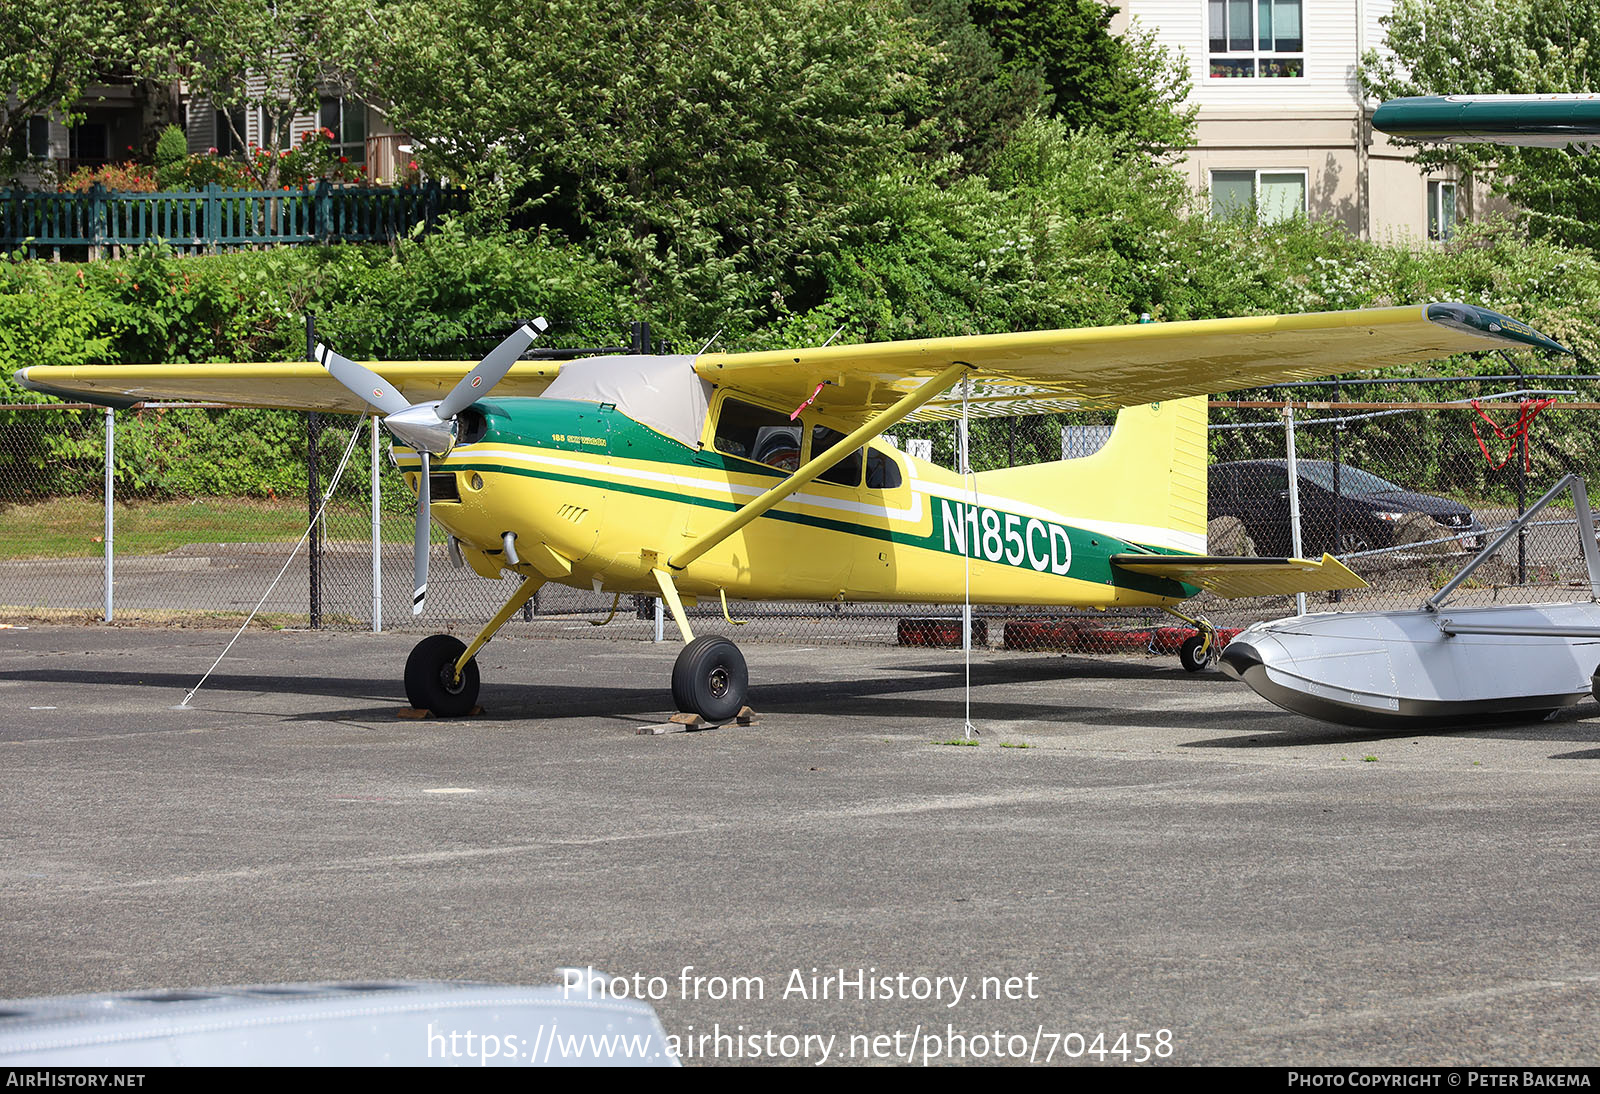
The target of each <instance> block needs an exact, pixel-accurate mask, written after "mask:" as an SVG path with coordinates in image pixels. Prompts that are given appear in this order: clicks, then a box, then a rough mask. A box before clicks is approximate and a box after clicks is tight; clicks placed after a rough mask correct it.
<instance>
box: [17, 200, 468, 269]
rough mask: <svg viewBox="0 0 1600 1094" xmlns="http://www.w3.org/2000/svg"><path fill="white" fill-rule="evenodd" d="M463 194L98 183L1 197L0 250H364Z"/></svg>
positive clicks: (428, 220)
mask: <svg viewBox="0 0 1600 1094" xmlns="http://www.w3.org/2000/svg"><path fill="white" fill-rule="evenodd" d="M465 204H466V201H465V192H464V191H463V190H462V189H461V188H460V187H449V186H441V185H439V184H438V183H428V184H427V185H424V186H397V187H354V186H349V187H346V186H332V185H330V184H329V183H327V182H320V183H318V184H317V186H316V188H315V189H311V190H225V189H223V188H222V187H220V186H218V185H216V184H215V183H213V184H212V185H210V186H207V187H206V188H205V189H204V190H191V191H177V192H167V193H153V194H147V193H135V192H130V191H123V190H106V189H104V188H102V187H101V186H99V185H98V184H96V185H95V186H93V187H91V188H90V189H89V190H88V191H86V192H84V193H76V194H51V193H42V192H39V191H33V190H0V249H4V250H7V251H14V250H18V249H24V250H26V251H27V253H28V255H29V257H36V256H37V255H38V254H39V252H40V251H53V252H57V253H59V251H60V249H61V248H87V250H88V257H89V258H91V259H95V258H99V257H101V256H102V254H103V253H104V250H105V248H108V247H110V248H120V247H135V246H139V245H141V244H145V243H154V242H156V241H157V240H160V241H161V242H163V243H166V244H168V245H170V246H172V247H174V248H176V249H178V250H185V251H215V250H223V249H229V248H237V247H262V246H271V245H275V244H284V243H332V242H346V243H367V242H382V241H387V240H391V239H394V238H396V237H398V236H401V235H403V234H405V233H407V232H409V231H411V229H412V228H414V227H416V226H417V225H419V224H422V225H427V226H430V227H431V226H432V225H433V223H434V222H435V221H436V220H437V219H438V217H439V215H440V214H441V213H444V212H449V211H452V210H455V209H461V208H464V207H465Z"/></svg>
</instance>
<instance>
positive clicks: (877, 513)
mask: <svg viewBox="0 0 1600 1094" xmlns="http://www.w3.org/2000/svg"><path fill="white" fill-rule="evenodd" d="M543 329H544V323H543V321H542V320H535V321H534V322H533V323H531V324H528V325H525V326H523V327H521V328H520V329H519V330H517V331H516V332H514V333H513V334H512V335H511V336H510V337H509V338H507V339H506V340H505V341H504V342H503V343H501V345H500V346H498V347H496V349H495V350H493V351H491V352H490V354H489V355H488V356H487V357H485V358H484V359H483V360H482V361H480V362H476V363H473V362H446V361H430V362H414V361H413V362H373V363H370V364H367V365H362V364H358V363H356V362H353V361H350V360H347V359H345V358H343V357H340V356H339V355H338V354H336V353H333V352H332V351H330V350H328V349H326V348H325V347H318V349H317V353H316V357H317V361H315V362H306V363H280V364H217V365H120V366H84V367H32V368H26V369H23V370H21V371H20V372H18V373H17V380H18V381H19V382H20V383H21V384H22V385H23V386H25V387H28V388H30V389H33V390H36V391H42V392H48V393H50V394H54V395H59V396H63V397H66V398H71V399H81V400H88V401H91V402H97V403H101V404H106V405H113V406H127V405H131V404H132V403H134V402H137V401H140V400H146V399H157V398H162V399H169V398H177V399H200V400H207V401H216V402H224V403H231V404H237V405H242V406H258V407H285V408H293V409H300V410H319V411H343V412H351V413H368V412H375V413H377V414H380V415H382V416H383V421H384V423H385V424H386V426H388V428H389V430H390V431H391V432H392V433H393V434H394V436H395V438H396V444H395V447H394V454H395V457H396V460H397V462H398V463H399V465H400V467H401V468H402V469H403V470H404V471H405V473H406V479H407V482H408V483H409V484H410V485H411V486H412V488H413V489H415V490H416V491H417V493H418V509H417V538H416V596H415V601H414V606H413V608H414V611H417V612H420V611H421V610H422V606H423V603H424V601H425V599H426V595H427V564H428V533H429V522H430V521H433V522H436V523H437V524H439V525H440V527H442V528H443V529H444V530H445V531H446V532H447V533H448V534H449V536H450V537H451V540H450V549H451V554H452V557H454V558H458V559H459V560H462V561H464V562H465V564H467V565H470V566H471V567H472V568H473V569H474V570H475V571H476V572H477V573H479V574H481V575H482V576H484V577H486V578H499V577H501V576H502V575H505V574H513V575H516V577H518V578H519V579H520V581H519V583H518V585H517V588H516V591H515V592H513V593H512V594H511V596H510V597H509V598H508V599H507V600H506V602H505V604H504V606H503V607H502V608H501V609H500V610H499V611H498V612H497V613H496V614H495V616H494V617H493V618H492V619H490V620H489V622H488V623H487V624H486V625H485V626H484V628H483V629H482V631H480V632H479V633H478V635H477V637H475V638H474V639H473V640H472V641H471V642H469V643H466V644H463V643H462V642H460V641H459V640H458V639H456V638H454V637H452V636H449V635H434V636H432V637H429V638H426V639H424V640H423V641H422V642H421V643H419V644H418V645H417V647H416V648H415V649H414V650H413V651H412V653H411V655H410V658H409V659H408V661H407V663H406V670H405V682H406V693H407V696H408V697H409V698H410V700H411V702H412V704H413V705H414V706H416V707H418V708H424V709H428V710H432V711H433V712H435V713H437V714H440V715H460V714H464V713H467V712H469V711H470V710H472V709H473V707H474V706H475V704H476V700H477V694H478V686H479V680H478V670H477V665H476V662H475V661H474V657H475V655H476V654H477V652H478V650H479V649H480V648H482V646H483V645H484V643H485V642H487V641H489V639H490V638H491V637H492V636H493V635H494V634H495V632H496V631H497V630H499V628H500V627H501V626H502V625H503V624H504V623H505V622H506V620H508V619H509V618H510V617H511V616H512V614H513V613H515V612H516V611H517V610H518V609H519V608H520V607H521V606H522V605H523V604H524V603H525V602H526V601H527V600H528V599H529V598H530V597H532V596H533V594H534V592H535V591H536V590H538V588H539V587H540V586H541V585H543V584H544V583H546V582H559V583H562V584H566V585H572V586H576V587H580V588H593V589H596V590H603V591H608V592H614V593H616V594H618V595H621V594H627V593H647V594H652V595H659V596H661V597H662V598H663V599H664V601H665V602H666V604H667V605H668V606H669V607H670V609H671V612H672V616H673V619H674V620H675V622H676V623H677V627H678V630H679V632H680V633H681V635H682V638H683V641H684V644H685V645H684V648H683V650H682V652H681V653H680V655H679V657H678V660H677V662H676V664H675V666H674V669H673V673H672V693H673V697H674V700H675V701H676V703H677V705H678V707H679V709H680V710H683V711H686V712H691V713H694V714H698V715H700V716H701V717H703V718H705V719H706V720H707V721H709V722H719V721H726V720H728V719H730V718H732V717H733V716H734V715H736V714H737V713H738V712H739V711H740V710H741V708H742V707H743V706H744V704H745V701H746V697H747V690H748V673H747V671H746V667H745V662H744V659H743V657H742V655H741V654H740V653H739V650H738V648H737V647H736V646H735V645H734V644H733V643H732V642H731V641H729V640H728V639H727V638H724V637H719V636H711V635H706V636H702V637H698V638H697V637H695V635H694V633H693V632H692V630H691V628H690V625H689V618H688V616H687V614H686V613H685V611H684V605H685V604H686V603H692V602H694V600H695V599H696V598H700V597H711V598H719V599H721V600H722V602H723V605H724V615H726V598H727V597H728V596H734V597H738V598H741V599H750V600H763V599H766V600H840V601H849V600H860V601H897V602H923V603H946V604H948V603H961V602H963V601H964V600H970V602H971V603H973V604H1001V605H1004V604H1031V605H1060V606H1065V607H1080V608H1105V607H1111V606H1139V607H1146V606H1148V607H1159V608H1163V609H1166V610H1168V611H1169V612H1172V614H1174V615H1176V616H1178V618H1180V619H1186V620H1187V621H1189V622H1191V623H1193V624H1194V625H1196V627H1197V629H1198V631H1199V634H1198V636H1197V638H1196V639H1194V640H1191V643H1190V644H1189V645H1188V646H1186V648H1185V650H1184V654H1183V659H1184V662H1185V665H1186V667H1190V668H1198V667H1201V666H1203V665H1204V664H1206V663H1207V661H1208V660H1210V659H1212V657H1213V656H1214V650H1213V644H1212V641H1211V637H1212V629H1211V628H1210V627H1209V626H1208V625H1207V624H1205V623H1204V621H1203V620H1197V619H1189V618H1188V617H1187V616H1184V615H1182V614H1181V613H1180V612H1179V611H1178V610H1177V606H1178V605H1179V604H1181V603H1182V602H1183V601H1184V600H1186V599H1188V598H1190V597H1192V596H1194V595H1195V594H1196V593H1198V592H1199V591H1200V590H1201V589H1209V590H1211V591H1213V592H1215V593H1217V594H1219V595H1222V596H1259V595H1264V594H1279V593H1295V592H1305V591H1313V590H1323V589H1335V588H1356V587H1360V586H1361V585H1362V584H1364V583H1363V582H1362V581H1361V579H1360V578H1358V577H1357V576H1356V575H1355V574H1353V573H1351V572H1350V571H1349V570H1348V569H1346V568H1345V567H1344V566H1343V565H1342V564H1341V563H1339V562H1338V561H1337V560H1335V559H1333V558H1331V557H1328V556H1324V557H1323V558H1322V560H1320V561H1307V560H1300V559H1258V558H1216V557H1211V556H1208V555H1207V554H1206V553H1205V551H1206V411H1205V396H1206V395H1208V394H1210V393H1212V392H1218V391H1231V390H1234V389H1237V388H1242V387H1252V386H1257V385H1261V384H1266V383H1273V382H1279V381H1286V380H1295V379H1309V378H1311V377H1315V376H1323V375H1327V374H1330V373H1336V372H1350V371H1355V370H1359V369H1371V368H1382V367H1388V366H1395V365H1405V364H1410V363H1414V362H1418V361H1426V360H1430V359H1434V358H1438V357H1445V356H1449V355H1451V354H1456V353H1463V352H1472V351H1478V350H1488V349H1505V348H1534V349H1542V350H1553V351H1563V349H1562V347H1561V346H1560V345H1558V344H1557V343H1556V342H1554V341H1552V340H1550V339H1549V338H1546V337H1545V336H1544V335H1542V334H1539V333H1538V332H1537V331H1534V330H1532V329H1531V328H1529V327H1527V326H1526V325H1524V324H1522V323H1520V322H1518V321H1517V320H1515V319H1511V318H1508V317H1506V316H1503V315H1499V314H1496V313H1494V312H1491V311H1488V310H1486V309H1483V308H1479V307H1474V306H1471V305H1467V304H1439V303H1433V304H1420V305H1415V306H1409V307H1391V308H1378V309H1368V310H1359V311H1345V312H1327V313H1319V314H1308V315H1287V316H1260V317H1250V318H1237V319H1214V320H1201V321H1194V322H1181V323H1152V324H1130V325H1126V326H1115V327H1097V328H1087V329H1079V330H1054V331H1035V332H1028V333H1019V334H998V335H976V336H970V337H957V338H936V339H927V340H920V341H904V342H885V343H873V344H868V345H850V346H826V347H821V348H814V349H796V350H781V351H771V352H760V353H701V354H698V355H692V356H687V355H686V356H671V355H656V356H601V357H590V358H583V359H579V360H575V361H570V362H566V363H555V362H545V361H523V360H520V357H521V355H522V353H523V351H524V350H525V349H526V348H527V347H528V346H529V345H530V344H531V342H532V341H533V340H534V338H536V337H537V336H538V334H540V333H541V332H542V331H543ZM1074 409H1117V410H1118V414H1117V424H1116V428H1115V430H1114V431H1113V433H1112V435H1111V439H1110V440H1109V441H1108V442H1107V444H1106V445H1105V447H1104V448H1102V449H1101V450H1100V451H1099V452H1097V453H1095V454H1094V455H1092V456H1089V457H1086V458H1083V459H1075V460H1065V461H1061V462H1057V463H1045V464H1038V465H1035V466H1030V467H1018V468H1010V469H1004V470H997V471H987V472H981V473H977V474H966V475H963V474H958V473H956V472H952V471H948V470H945V469H943V468H941V467H937V466H935V465H933V464H930V463H927V462H925V461H922V460H918V459H915V458H912V457H909V456H907V455H905V454H904V453H902V452H900V451H898V450H896V449H895V448H893V447H891V446H889V445H887V444H885V443H883V442H882V440H881V438H882V434H883V433H884V432H885V431H887V430H890V429H892V428H893V427H894V426H895V425H896V424H897V423H899V422H902V421H908V420H910V421H918V420H929V419H952V418H960V417H962V416H963V415H967V416H971V417H985V416H1002V415H1015V414H1040V413H1052V412H1057V411H1064V410H1074Z"/></svg>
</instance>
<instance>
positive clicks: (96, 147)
mask: <svg viewBox="0 0 1600 1094" xmlns="http://www.w3.org/2000/svg"><path fill="white" fill-rule="evenodd" d="M67 155H68V156H70V157H72V159H73V160H74V161H76V162H78V163H87V164H101V163H108V162H110V160H111V129H110V128H109V127H108V126H107V125H106V123H105V122H87V121H86V122H79V123H78V124H77V125H75V126H73V127H72V128H71V129H69V130H68V131H67Z"/></svg>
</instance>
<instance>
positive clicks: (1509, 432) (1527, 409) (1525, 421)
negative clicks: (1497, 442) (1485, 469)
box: [1472, 399, 1556, 471]
mask: <svg viewBox="0 0 1600 1094" xmlns="http://www.w3.org/2000/svg"><path fill="white" fill-rule="evenodd" d="M1555 402H1556V401H1555V400H1554V399H1524V400H1522V401H1521V402H1520V403H1518V404H1517V410H1518V412H1519V413H1518V415H1517V420H1516V421H1514V422H1512V423H1511V424H1510V425H1509V426H1507V427H1506V428H1504V429H1501V428H1500V426H1499V424H1498V423H1497V422H1496V421H1495V420H1494V419H1493V418H1491V417H1489V412H1488V411H1486V410H1484V409H1483V407H1481V406H1479V405H1478V400H1476V399H1474V400H1472V409H1473V410H1476V411H1477V412H1478V417H1480V418H1482V419H1483V420H1484V421H1486V422H1488V423H1489V427H1490V428H1491V429H1493V430H1494V434H1495V436H1496V437H1499V438H1500V439H1501V440H1502V441H1510V442H1511V446H1510V447H1509V448H1507V449H1506V454H1505V455H1504V456H1503V457H1501V459H1500V462H1499V463H1496V462H1495V459H1494V457H1493V456H1492V455H1490V454H1489V446H1488V445H1487V444H1485V443H1484V442H1483V437H1481V436H1480V435H1479V434H1478V423H1477V422H1473V423H1472V436H1473V437H1474V438H1475V439H1476V440H1477V442H1478V448H1479V449H1481V450H1482V451H1483V458H1484V460H1485V461H1486V462H1487V463H1488V464H1489V466H1490V467H1492V468H1494V469H1495V470H1497V471H1498V470H1499V469H1500V468H1502V467H1504V466H1505V465H1506V463H1507V462H1508V461H1509V460H1510V459H1511V457H1512V456H1515V455H1516V454H1517V442H1518V441H1521V442H1522V468H1523V470H1524V471H1526V470H1529V469H1531V468H1532V467H1533V460H1532V458H1531V457H1530V456H1529V455H1528V427H1529V426H1530V425H1532V424H1533V420H1534V419H1535V418H1537V417H1538V416H1539V411H1541V410H1543V409H1544V408H1545V407H1548V406H1554V405H1555Z"/></svg>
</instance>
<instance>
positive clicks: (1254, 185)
mask: <svg viewBox="0 0 1600 1094" xmlns="http://www.w3.org/2000/svg"><path fill="white" fill-rule="evenodd" d="M1246 210H1253V211H1254V214H1255V219H1256V221H1258V222H1259V223H1261V224H1276V223H1278V222H1279V221H1282V220H1292V219H1294V218H1295V217H1298V216H1304V215H1305V213H1306V173H1305V172H1304V171H1213V172H1211V215H1212V216H1214V217H1216V218H1217V219H1219V220H1226V219H1228V218H1230V217H1236V216H1241V215H1246V214H1245V211H1246Z"/></svg>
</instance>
